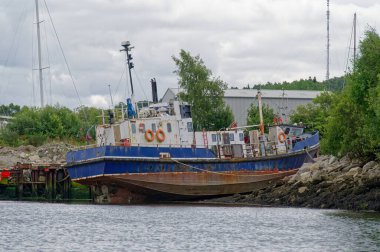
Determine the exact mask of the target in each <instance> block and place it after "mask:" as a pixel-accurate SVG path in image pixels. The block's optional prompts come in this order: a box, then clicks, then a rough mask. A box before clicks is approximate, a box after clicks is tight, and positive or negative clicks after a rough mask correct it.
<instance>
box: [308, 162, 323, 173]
mask: <svg viewBox="0 0 380 252" xmlns="http://www.w3.org/2000/svg"><path fill="white" fill-rule="evenodd" d="M321 164H322V162H321V163H317V162H316V163H314V164H312V165H311V166H310V168H309V169H310V171H318V170H319V169H320V168H322V167H321Z"/></svg>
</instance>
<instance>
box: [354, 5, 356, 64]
mask: <svg viewBox="0 0 380 252" xmlns="http://www.w3.org/2000/svg"><path fill="white" fill-rule="evenodd" d="M355 62H356V12H355V14H354V68H355Z"/></svg>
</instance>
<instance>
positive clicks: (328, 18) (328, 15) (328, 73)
mask: <svg viewBox="0 0 380 252" xmlns="http://www.w3.org/2000/svg"><path fill="white" fill-rule="evenodd" d="M326 15H327V62H326V63H327V64H326V80H329V79H330V1H329V0H327V12H326Z"/></svg>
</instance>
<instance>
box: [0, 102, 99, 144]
mask: <svg viewBox="0 0 380 252" xmlns="http://www.w3.org/2000/svg"><path fill="white" fill-rule="evenodd" d="M100 114H101V112H100V110H99V109H96V108H87V107H83V108H81V109H79V110H78V111H76V112H73V111H71V110H70V109H68V108H65V107H60V106H54V107H53V106H46V107H44V108H42V109H41V108H29V107H23V108H22V109H21V110H19V111H18V112H16V113H14V114H12V115H13V119H12V120H11V121H10V123H9V124H8V125H7V126H6V127H5V128H4V129H2V130H1V131H0V144H4V145H9V146H19V145H24V144H31V145H35V146H39V145H42V144H44V143H46V142H47V141H49V140H60V141H62V140H64V141H71V142H73V143H81V142H84V141H85V140H86V138H85V137H86V133H87V129H88V128H90V127H91V125H93V124H96V123H98V121H99V118H98V117H97V116H99V115H100ZM91 134H92V138H94V132H93V131H92V132H91Z"/></svg>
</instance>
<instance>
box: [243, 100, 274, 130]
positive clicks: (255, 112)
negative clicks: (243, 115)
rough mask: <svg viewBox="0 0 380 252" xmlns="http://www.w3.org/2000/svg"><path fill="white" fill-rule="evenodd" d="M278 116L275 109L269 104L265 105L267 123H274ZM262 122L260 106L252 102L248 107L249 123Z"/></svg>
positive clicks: (265, 121) (264, 118)
mask: <svg viewBox="0 0 380 252" xmlns="http://www.w3.org/2000/svg"><path fill="white" fill-rule="evenodd" d="M275 117H277V116H276V114H275V113H274V111H273V109H272V108H270V107H269V106H268V105H267V104H264V105H263V120H264V125H265V124H271V123H273V119H274V118H275ZM258 124H260V113H259V106H258V105H256V104H255V103H252V104H251V106H250V107H249V109H248V115H247V125H258Z"/></svg>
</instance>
